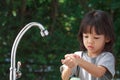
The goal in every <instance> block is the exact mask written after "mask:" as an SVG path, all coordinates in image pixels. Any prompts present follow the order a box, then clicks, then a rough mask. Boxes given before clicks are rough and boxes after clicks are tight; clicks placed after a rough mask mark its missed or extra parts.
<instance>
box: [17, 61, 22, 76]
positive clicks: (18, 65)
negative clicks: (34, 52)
mask: <svg viewBox="0 0 120 80" xmlns="http://www.w3.org/2000/svg"><path fill="white" fill-rule="evenodd" d="M20 67H21V62H20V61H18V62H17V71H16V77H17V78H20V77H21V76H22V73H21V71H20Z"/></svg>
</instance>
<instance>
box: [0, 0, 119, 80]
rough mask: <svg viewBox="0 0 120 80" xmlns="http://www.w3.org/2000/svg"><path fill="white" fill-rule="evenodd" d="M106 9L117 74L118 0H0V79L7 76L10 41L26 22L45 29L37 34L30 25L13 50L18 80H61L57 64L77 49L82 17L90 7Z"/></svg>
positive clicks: (5, 79)
mask: <svg viewBox="0 0 120 80" xmlns="http://www.w3.org/2000/svg"><path fill="white" fill-rule="evenodd" d="M94 9H100V10H104V11H107V12H108V13H109V14H110V15H111V16H112V17H113V21H114V29H115V35H116V43H115V46H114V55H115V57H116V75H115V78H120V36H119V35H120V31H119V30H120V0H0V80H9V68H10V57H11V49H12V45H13V42H14V40H15V38H16V36H17V34H18V33H19V31H20V30H21V29H22V28H23V27H24V26H25V25H26V24H28V23H30V22H39V23H41V24H42V25H44V27H45V28H46V29H47V30H48V31H49V36H47V37H44V38H43V37H41V35H40V33H39V29H38V28H31V29H30V30H28V31H27V32H26V34H25V35H24V36H23V37H22V39H21V41H20V43H19V46H18V48H17V53H16V63H17V61H21V62H22V66H21V71H22V74H23V75H22V77H21V78H20V79H18V80H61V76H60V71H59V67H60V65H61V61H60V60H61V59H62V58H63V57H64V55H65V54H66V53H73V52H75V51H77V50H79V43H78V40H77V33H78V29H79V25H80V22H81V19H82V17H83V16H84V14H85V13H87V12H88V11H90V10H94Z"/></svg>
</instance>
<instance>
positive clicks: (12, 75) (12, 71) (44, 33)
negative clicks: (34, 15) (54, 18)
mask: <svg viewBox="0 0 120 80" xmlns="http://www.w3.org/2000/svg"><path fill="white" fill-rule="evenodd" d="M33 26H37V27H38V28H39V29H40V33H41V36H42V37H44V36H47V35H48V31H47V30H45V29H44V27H43V26H42V25H41V24H39V23H37V22H31V23H28V24H27V25H26V26H25V27H24V28H23V29H22V30H21V31H20V32H19V33H18V35H17V37H16V39H15V41H14V43H13V46H12V51H11V67H10V80H16V78H19V77H20V76H21V72H20V71H19V68H20V65H21V63H20V62H18V64H17V67H18V68H17V70H16V67H15V60H16V51H17V46H18V43H19V42H20V39H21V38H22V36H23V35H24V34H25V32H26V31H27V30H28V29H30V28H31V27H33Z"/></svg>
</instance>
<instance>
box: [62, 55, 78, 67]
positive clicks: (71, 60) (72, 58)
mask: <svg viewBox="0 0 120 80" xmlns="http://www.w3.org/2000/svg"><path fill="white" fill-rule="evenodd" d="M79 58H80V57H79V56H78V55H76V54H66V55H65V59H62V60H61V62H62V64H65V65H67V66H68V67H69V68H73V67H75V66H77V65H78V59H79Z"/></svg>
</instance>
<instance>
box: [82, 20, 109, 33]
mask: <svg viewBox="0 0 120 80" xmlns="http://www.w3.org/2000/svg"><path fill="white" fill-rule="evenodd" d="M105 27H106V25H105V24H104V22H103V21H99V19H96V18H89V19H87V21H83V24H81V31H80V32H82V33H92V30H93V29H94V30H95V33H96V34H98V35H100V34H105V35H106V31H107V30H106V29H105Z"/></svg>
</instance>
